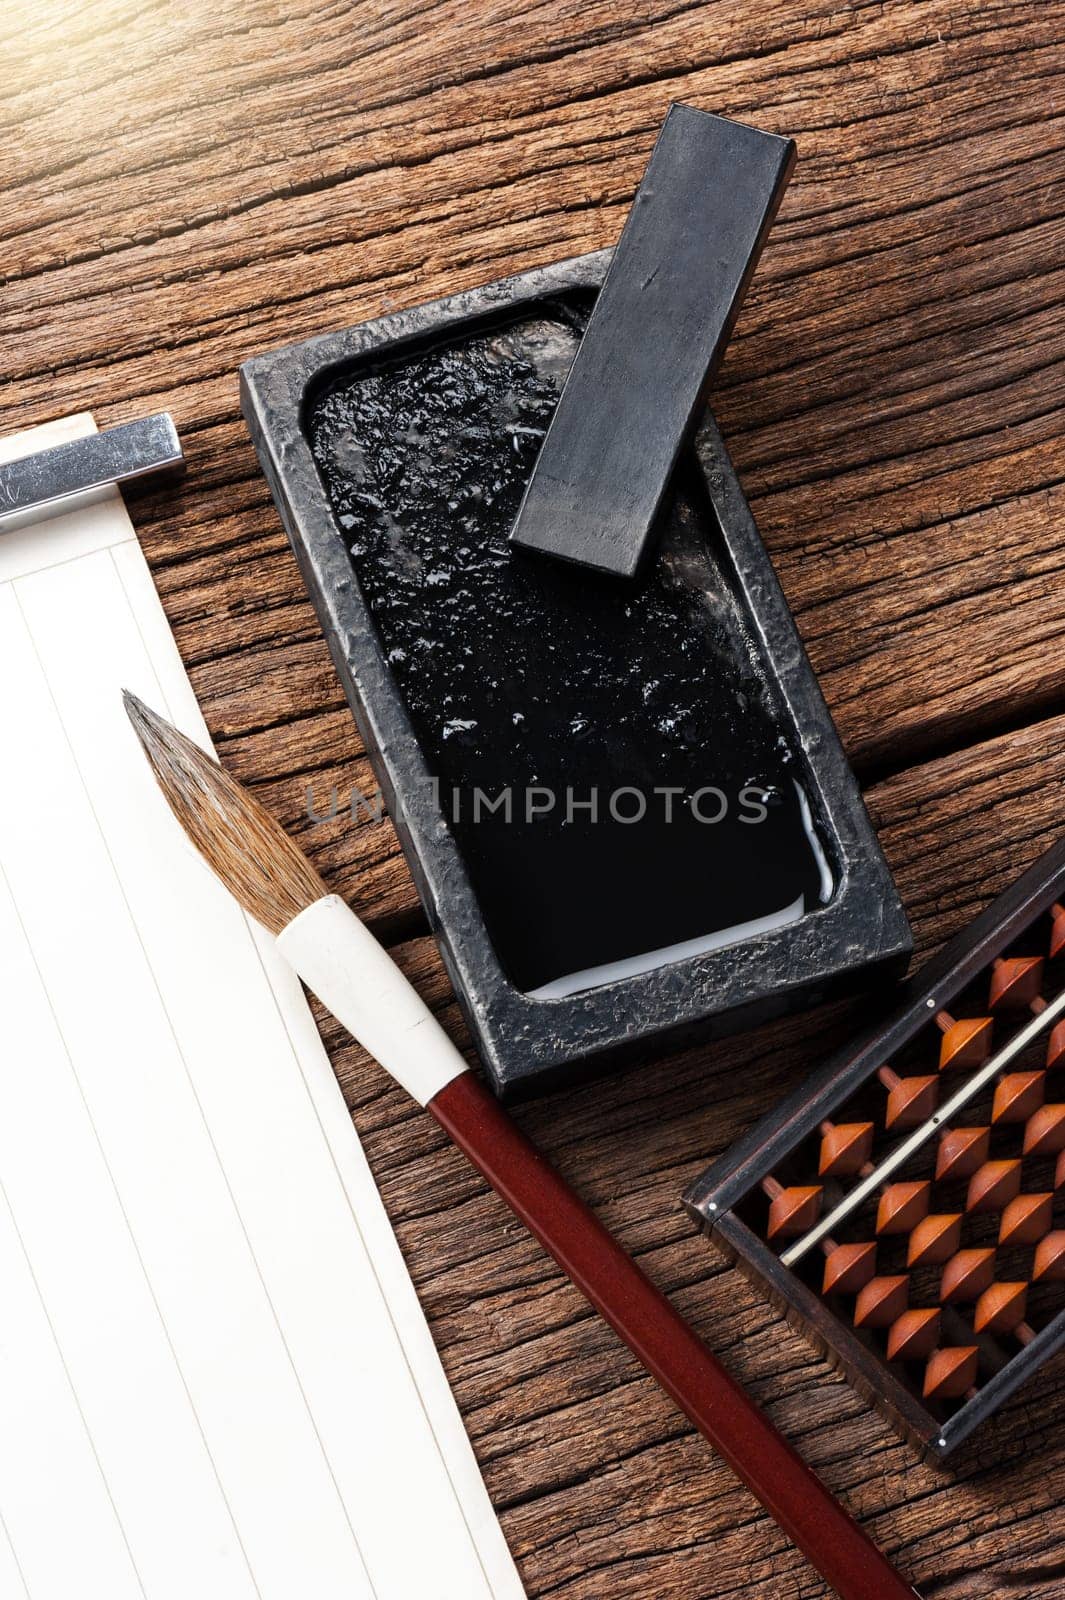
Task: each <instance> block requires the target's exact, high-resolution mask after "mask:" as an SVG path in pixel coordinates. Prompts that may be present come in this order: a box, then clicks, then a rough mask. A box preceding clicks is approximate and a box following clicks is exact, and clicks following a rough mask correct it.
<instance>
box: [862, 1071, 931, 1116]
mask: <svg viewBox="0 0 1065 1600" xmlns="http://www.w3.org/2000/svg"><path fill="white" fill-rule="evenodd" d="M877 1076H878V1077H879V1079H880V1081H881V1083H882V1084H883V1085H884V1087H885V1088H886V1089H887V1091H888V1102H887V1110H886V1111H885V1113H884V1126H885V1127H886V1128H887V1129H888V1130H889V1131H891V1130H893V1129H895V1128H916V1127H917V1125H918V1124H919V1123H921V1122H926V1121H927V1120H928V1118H929V1117H930V1116H931V1115H932V1112H933V1111H934V1110H935V1109H936V1103H937V1101H938V1100H939V1083H938V1081H937V1080H936V1079H935V1078H928V1077H922V1078H900V1077H899V1075H898V1073H897V1072H892V1070H891V1068H890V1067H881V1068H880V1071H879V1073H878V1074H877Z"/></svg>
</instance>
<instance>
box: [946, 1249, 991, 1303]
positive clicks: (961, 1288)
mask: <svg viewBox="0 0 1065 1600" xmlns="http://www.w3.org/2000/svg"><path fill="white" fill-rule="evenodd" d="M994 1276H995V1252H994V1250H992V1249H991V1248H990V1247H989V1246H988V1247H984V1248H980V1249H975V1250H959V1251H958V1253H957V1255H955V1256H951V1258H950V1260H949V1261H948V1262H947V1264H946V1266H945V1267H944V1268H943V1273H942V1276H941V1278H940V1280H939V1298H940V1299H941V1300H942V1302H943V1304H944V1305H955V1304H957V1303H958V1302H959V1301H967V1300H978V1299H979V1298H980V1296H981V1295H982V1294H983V1292H984V1290H985V1289H988V1288H990V1286H991V1282H992V1280H993V1278H994Z"/></svg>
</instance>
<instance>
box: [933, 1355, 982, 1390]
mask: <svg viewBox="0 0 1065 1600" xmlns="http://www.w3.org/2000/svg"><path fill="white" fill-rule="evenodd" d="M979 1361H980V1352H979V1350H978V1349H977V1348H976V1346H975V1345H946V1346H944V1348H943V1349H941V1350H937V1351H936V1352H935V1353H934V1355H932V1357H931V1358H930V1360H929V1362H928V1366H927V1367H926V1368H925V1375H924V1397H925V1399H926V1400H957V1399H959V1398H960V1397H961V1396H962V1395H963V1394H968V1392H969V1390H970V1389H971V1388H972V1386H973V1384H974V1383H975V1382H976V1373H977V1369H978V1366H979Z"/></svg>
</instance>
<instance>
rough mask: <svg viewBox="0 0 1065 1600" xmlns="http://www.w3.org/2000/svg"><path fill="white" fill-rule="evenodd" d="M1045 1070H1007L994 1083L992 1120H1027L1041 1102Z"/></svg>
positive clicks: (1043, 1091)
mask: <svg viewBox="0 0 1065 1600" xmlns="http://www.w3.org/2000/svg"><path fill="white" fill-rule="evenodd" d="M1045 1084H1046V1073H1045V1072H1007V1073H1005V1074H1004V1076H1003V1077H1001V1078H1000V1079H999V1080H998V1082H997V1083H996V1085H995V1099H994V1104H993V1105H992V1107H991V1121H992V1122H1027V1121H1028V1118H1029V1117H1030V1116H1031V1115H1032V1112H1033V1111H1036V1110H1038V1108H1039V1107H1040V1106H1041V1105H1042V1104H1043V1096H1044V1093H1045Z"/></svg>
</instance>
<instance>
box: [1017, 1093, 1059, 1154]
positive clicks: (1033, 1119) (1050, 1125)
mask: <svg viewBox="0 0 1065 1600" xmlns="http://www.w3.org/2000/svg"><path fill="white" fill-rule="evenodd" d="M1059 1150H1065V1106H1063V1105H1050V1106H1040V1107H1039V1109H1038V1111H1033V1112H1032V1115H1031V1116H1030V1117H1029V1118H1028V1122H1027V1125H1026V1127H1025V1130H1024V1153H1025V1155H1026V1156H1054V1155H1057V1153H1058V1151H1059Z"/></svg>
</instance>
